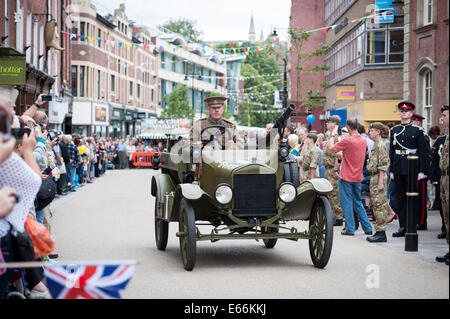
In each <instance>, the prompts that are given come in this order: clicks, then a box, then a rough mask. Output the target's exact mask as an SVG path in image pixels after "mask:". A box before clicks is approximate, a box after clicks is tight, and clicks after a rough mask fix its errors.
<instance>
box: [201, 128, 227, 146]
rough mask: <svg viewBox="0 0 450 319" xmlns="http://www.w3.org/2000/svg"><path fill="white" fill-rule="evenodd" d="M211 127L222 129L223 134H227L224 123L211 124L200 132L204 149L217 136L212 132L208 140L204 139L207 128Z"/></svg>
mask: <svg viewBox="0 0 450 319" xmlns="http://www.w3.org/2000/svg"><path fill="white" fill-rule="evenodd" d="M210 128H218V129H219V130H220V133H221V135H223V134H225V130H226V127H225V126H224V125H219V124H215V125H210V126H207V127H205V128H204V129H203V130H202V131H201V132H200V137H201V140H200V141H201V142H202V149H203V148H204V147H205V146H206V145H207V144H208V143H209V142H211V141H212V140H213V137H214V136H215V134H210V136H209V139H208V140H204V139H203V137H202V136H203V132H205V131H206V130H208V129H210ZM222 149H223V150H224V149H225V145H222Z"/></svg>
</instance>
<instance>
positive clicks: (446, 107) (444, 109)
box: [441, 104, 448, 112]
mask: <svg viewBox="0 0 450 319" xmlns="http://www.w3.org/2000/svg"><path fill="white" fill-rule="evenodd" d="M444 111H448V105H447V104H444V105H442V108H441V112H444Z"/></svg>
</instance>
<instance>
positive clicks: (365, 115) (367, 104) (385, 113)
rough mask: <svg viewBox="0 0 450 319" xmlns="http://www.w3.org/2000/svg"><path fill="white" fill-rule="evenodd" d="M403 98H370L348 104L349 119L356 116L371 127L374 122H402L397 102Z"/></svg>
mask: <svg viewBox="0 0 450 319" xmlns="http://www.w3.org/2000/svg"><path fill="white" fill-rule="evenodd" d="M400 102H401V100H373V101H371V100H368V101H361V102H358V103H354V104H349V105H348V106H347V119H350V118H356V119H358V121H359V122H360V123H362V124H364V126H365V127H366V130H368V129H369V126H370V124H371V123H373V122H381V123H384V124H388V123H393V124H398V123H400V113H399V111H398V109H397V104H398V103H400Z"/></svg>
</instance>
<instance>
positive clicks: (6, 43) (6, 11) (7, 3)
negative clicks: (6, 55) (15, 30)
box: [3, 0, 10, 47]
mask: <svg viewBox="0 0 450 319" xmlns="http://www.w3.org/2000/svg"><path fill="white" fill-rule="evenodd" d="M9 1H10V0H5V37H6V36H7V38H6V39H5V41H4V42H3V45H4V46H5V47H9Z"/></svg>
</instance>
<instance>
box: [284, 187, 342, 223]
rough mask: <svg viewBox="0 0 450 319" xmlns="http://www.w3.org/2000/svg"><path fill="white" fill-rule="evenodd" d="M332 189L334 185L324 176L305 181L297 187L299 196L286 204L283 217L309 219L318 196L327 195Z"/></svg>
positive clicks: (287, 218)
mask: <svg viewBox="0 0 450 319" xmlns="http://www.w3.org/2000/svg"><path fill="white" fill-rule="evenodd" d="M332 190H333V186H332V185H331V183H330V182H329V181H328V180H326V179H324V178H315V179H311V180H308V181H306V182H303V183H302V184H301V185H300V186H299V187H297V198H296V199H295V200H294V201H293V202H292V203H291V204H288V205H286V206H285V208H284V211H283V219H284V220H307V219H309V216H310V215H311V210H312V208H313V205H314V202H315V200H316V199H317V197H318V196H323V195H326V194H328V193H329V192H331V191H332Z"/></svg>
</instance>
